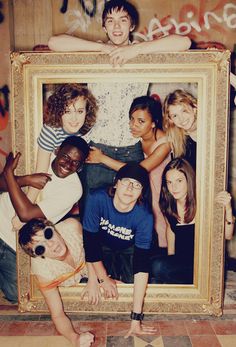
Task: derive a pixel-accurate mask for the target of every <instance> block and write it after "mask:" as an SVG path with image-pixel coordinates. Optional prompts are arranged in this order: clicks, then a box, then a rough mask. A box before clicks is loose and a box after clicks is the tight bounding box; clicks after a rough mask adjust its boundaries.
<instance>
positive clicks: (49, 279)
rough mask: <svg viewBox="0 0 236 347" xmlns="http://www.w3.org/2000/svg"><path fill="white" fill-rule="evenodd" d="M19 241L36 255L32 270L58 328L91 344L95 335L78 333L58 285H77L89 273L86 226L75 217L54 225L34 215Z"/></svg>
mask: <svg viewBox="0 0 236 347" xmlns="http://www.w3.org/2000/svg"><path fill="white" fill-rule="evenodd" d="M19 244H20V246H21V247H22V249H23V250H24V251H25V252H26V253H27V254H28V255H30V256H31V257H32V259H31V273H32V274H34V275H35V276H36V278H37V282H38V285H39V289H40V291H41V293H42V295H43V297H44V299H45V301H46V304H47V306H48V308H49V311H50V314H51V317H52V320H53V322H54V324H55V326H56V328H57V330H58V332H59V333H60V334H61V335H63V336H64V337H66V338H67V339H68V340H69V341H70V342H71V343H72V344H73V346H76V347H78V346H84V347H89V346H91V343H92V342H93V339H94V336H93V335H92V334H91V333H89V332H85V333H81V334H78V333H77V332H76V331H75V330H74V328H73V325H72V323H71V321H70V319H69V318H68V317H67V315H66V314H65V312H64V309H63V302H62V299H61V296H60V293H59V289H58V286H74V285H76V284H79V283H80V281H81V279H82V278H83V277H84V276H87V270H86V267H85V259H84V249H83V239H82V226H81V224H80V223H79V222H78V221H77V220H76V219H74V218H67V219H66V220H63V221H62V222H59V223H57V224H56V225H53V224H52V223H51V222H49V221H47V220H46V219H42V218H37V219H36V218H34V219H32V220H31V221H29V222H28V223H26V224H25V225H24V226H23V227H22V228H21V229H20V231H19Z"/></svg>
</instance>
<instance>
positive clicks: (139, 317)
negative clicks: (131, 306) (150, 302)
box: [130, 311, 144, 321]
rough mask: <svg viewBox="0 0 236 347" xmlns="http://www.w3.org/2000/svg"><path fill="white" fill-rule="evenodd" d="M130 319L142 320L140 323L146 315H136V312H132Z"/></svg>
mask: <svg viewBox="0 0 236 347" xmlns="http://www.w3.org/2000/svg"><path fill="white" fill-rule="evenodd" d="M130 318H131V319H132V320H140V321H142V320H143V318H144V314H143V313H142V312H141V313H136V312H133V311H131V314H130Z"/></svg>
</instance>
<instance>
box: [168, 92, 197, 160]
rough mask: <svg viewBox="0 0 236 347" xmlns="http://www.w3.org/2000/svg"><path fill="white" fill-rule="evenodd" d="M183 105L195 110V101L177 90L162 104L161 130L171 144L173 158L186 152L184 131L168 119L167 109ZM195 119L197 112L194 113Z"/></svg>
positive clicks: (189, 95)
mask: <svg viewBox="0 0 236 347" xmlns="http://www.w3.org/2000/svg"><path fill="white" fill-rule="evenodd" d="M179 104H184V105H186V106H190V107H192V108H194V109H196V110H197V99H196V98H195V97H194V96H193V95H192V94H190V93H188V92H187V91H185V90H182V89H177V90H175V91H174V92H172V93H170V94H168V95H167V96H166V98H165V100H164V103H163V129H164V130H165V132H166V135H167V137H168V140H169V142H170V143H171V147H172V151H173V154H174V157H175V158H176V157H181V156H182V155H184V154H185V150H186V135H187V134H186V131H185V130H184V129H182V128H179V127H177V126H176V125H175V124H174V123H173V122H172V121H171V119H170V114H169V107H170V106H171V105H179ZM196 117H197V112H196Z"/></svg>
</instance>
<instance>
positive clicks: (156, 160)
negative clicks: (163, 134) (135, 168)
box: [140, 143, 171, 172]
mask: <svg viewBox="0 0 236 347" xmlns="http://www.w3.org/2000/svg"><path fill="white" fill-rule="evenodd" d="M170 151H171V147H170V145H169V143H163V144H162V145H160V146H158V147H157V148H156V149H155V150H154V151H153V152H152V153H151V154H150V155H149V156H148V157H147V158H145V159H144V160H142V161H141V163H140V164H141V165H142V166H143V167H144V168H145V169H146V170H147V171H148V172H150V171H152V170H153V169H154V168H155V167H157V166H158V165H160V164H161V163H162V162H163V160H165V159H166V157H167V156H168V154H169V153H170Z"/></svg>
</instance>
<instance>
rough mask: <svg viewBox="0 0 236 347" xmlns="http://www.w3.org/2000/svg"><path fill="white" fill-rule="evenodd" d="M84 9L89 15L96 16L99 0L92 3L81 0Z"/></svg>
mask: <svg viewBox="0 0 236 347" xmlns="http://www.w3.org/2000/svg"><path fill="white" fill-rule="evenodd" d="M80 3H81V6H82V9H83V10H84V12H85V13H86V14H87V15H88V16H89V17H94V16H95V14H96V9H97V0H93V1H92V3H91V1H88V0H87V1H85V0H80Z"/></svg>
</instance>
